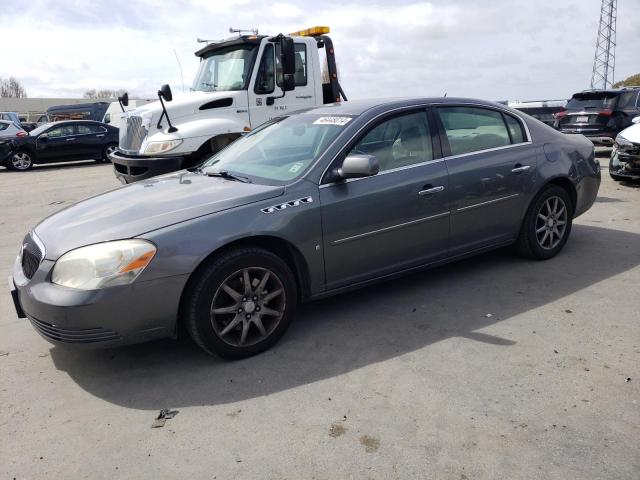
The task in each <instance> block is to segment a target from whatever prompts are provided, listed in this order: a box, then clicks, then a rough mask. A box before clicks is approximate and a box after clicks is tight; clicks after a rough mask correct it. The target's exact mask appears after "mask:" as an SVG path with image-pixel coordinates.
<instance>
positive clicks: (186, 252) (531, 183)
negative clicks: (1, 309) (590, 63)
mask: <svg viewBox="0 0 640 480" xmlns="http://www.w3.org/2000/svg"><path fill="white" fill-rule="evenodd" d="M599 185H600V165H599V164H598V162H597V161H596V160H595V159H594V149H593V145H592V144H591V142H590V141H588V140H587V139H586V138H584V137H583V136H582V135H562V134H560V133H559V132H557V131H556V130H554V129H552V128H551V127H549V126H547V125H544V124H543V123H541V122H539V121H538V120H535V119H533V118H531V117H529V116H526V115H523V114H521V113H519V112H517V111H516V110H513V109H511V108H508V107H505V106H502V105H498V104H495V103H491V102H483V101H479V100H469V99H457V98H434V99H411V100H395V101H388V102H385V103H380V102H379V101H368V102H367V101H351V102H345V103H344V104H334V105H326V106H322V107H317V108H312V109H309V110H305V111H301V112H297V113H291V114H289V115H288V116H285V117H281V118H276V119H274V120H272V121H269V122H267V123H266V124H264V125H262V126H261V127H259V128H257V129H256V130H254V131H253V132H251V133H249V134H248V135H246V136H245V137H243V138H241V139H239V140H237V141H236V142H234V143H232V144H231V145H229V146H228V147H227V148H226V149H224V150H222V151H220V152H219V153H217V154H216V155H215V156H213V157H212V158H210V159H209V160H207V161H206V162H205V163H204V164H202V165H201V166H200V167H199V168H196V169H194V170H193V171H187V170H182V171H178V172H174V173H172V174H167V175H165V176H159V177H155V178H151V179H148V180H143V181H140V182H138V183H135V184H132V185H128V186H124V187H121V188H119V189H116V190H112V191H110V192H107V193H105V194H102V195H99V196H95V197H93V198H90V199H88V200H85V201H83V202H80V203H78V204H76V205H73V206H71V207H68V208H66V209H64V210H62V211H60V212H58V213H56V214H54V215H52V216H50V217H49V218H47V219H45V220H44V221H42V222H41V223H40V224H39V225H37V226H36V227H35V228H34V229H33V230H32V231H31V232H29V233H28V234H27V236H26V237H25V239H24V242H23V245H22V248H21V251H20V255H19V256H18V258H17V259H16V262H15V265H14V268H13V279H12V280H11V282H10V286H11V288H12V289H13V293H12V295H13V298H14V301H15V306H16V309H17V312H18V315H19V316H22V317H24V316H26V317H28V318H29V319H30V320H31V323H32V324H33V326H34V327H35V329H36V330H37V331H38V332H39V333H40V334H41V335H42V336H43V337H44V338H46V339H48V340H50V341H51V342H53V343H57V344H82V345H85V346H87V345H93V346H112V345H121V344H125V343H133V342H141V341H145V340H150V339H153V338H158V337H170V336H175V335H176V332H177V331H178V325H179V324H182V325H183V326H184V327H185V328H186V330H187V331H189V332H190V334H191V336H192V338H193V339H194V340H195V342H196V343H197V344H198V345H200V347H202V348H203V349H204V350H205V351H207V352H209V353H215V354H218V355H221V356H223V357H226V358H240V357H244V356H248V355H253V354H255V353H258V352H260V351H262V350H265V349H266V348H268V347H269V346H271V345H273V344H274V343H275V342H276V341H277V340H278V339H279V338H280V337H281V336H282V334H283V333H284V331H285V330H286V329H287V326H288V325H289V323H290V322H291V320H292V318H293V316H294V311H295V308H296V305H297V304H298V303H299V302H304V301H308V300H313V299H317V298H321V297H326V296H329V295H334V294H337V293H340V292H344V291H345V290H349V289H353V288H357V287H362V286H364V285H367V284H369V283H371V282H374V281H378V280H384V279H388V278H391V277H393V276H395V275H399V274H404V273H407V272H412V271H415V270H417V269H422V268H425V267H430V266H434V265H440V264H443V263H446V262H450V261H453V260H455V259H459V258H462V257H465V256H470V255H474V254H477V253H480V252H484V251H487V250H491V249H494V248H498V247H503V246H506V245H511V244H514V243H515V244H516V245H517V247H518V249H519V251H520V252H522V253H523V254H524V255H526V256H527V257H530V258H534V259H539V260H544V259H549V258H551V257H553V256H554V255H556V254H557V253H558V252H559V251H560V250H561V249H562V248H563V246H564V244H565V242H566V241H567V239H568V238H569V233H570V231H571V224H572V220H573V218H575V217H577V216H578V215H581V214H582V213H584V212H585V211H586V210H587V209H589V208H590V207H591V205H592V204H593V202H594V200H595V198H596V195H597V193H598V188H599Z"/></svg>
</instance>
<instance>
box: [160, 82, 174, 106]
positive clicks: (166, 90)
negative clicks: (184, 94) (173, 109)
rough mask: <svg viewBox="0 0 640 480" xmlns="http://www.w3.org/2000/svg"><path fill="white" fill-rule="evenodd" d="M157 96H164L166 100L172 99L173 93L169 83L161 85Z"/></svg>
mask: <svg viewBox="0 0 640 480" xmlns="http://www.w3.org/2000/svg"><path fill="white" fill-rule="evenodd" d="M158 96H160V97H162V98H164V99H165V100H166V101H167V102H170V101H171V100H173V94H172V93H171V87H170V86H169V85H162V86H161V87H160V90H158Z"/></svg>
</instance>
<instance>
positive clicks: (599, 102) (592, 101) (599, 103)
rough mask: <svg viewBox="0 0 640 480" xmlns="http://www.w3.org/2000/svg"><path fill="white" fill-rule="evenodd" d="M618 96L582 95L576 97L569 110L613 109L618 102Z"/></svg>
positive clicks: (568, 105) (601, 94)
mask: <svg viewBox="0 0 640 480" xmlns="http://www.w3.org/2000/svg"><path fill="white" fill-rule="evenodd" d="M616 98H617V94H615V93H605V92H596V93H580V94H577V95H574V96H573V97H572V98H571V100H569V103H568V104H567V109H572V110H576V109H581V110H582V109H598V108H612V107H613V104H614V102H615V101H616Z"/></svg>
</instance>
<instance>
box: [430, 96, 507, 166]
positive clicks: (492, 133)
mask: <svg viewBox="0 0 640 480" xmlns="http://www.w3.org/2000/svg"><path fill="white" fill-rule="evenodd" d="M438 113H439V115H440V118H441V120H442V124H443V125H444V129H445V132H446V134H447V139H448V140H449V146H450V147H451V155H461V154H463V153H470V152H477V151H480V150H487V149H490V148H496V147H504V146H507V145H510V144H511V140H510V138H509V132H508V131H507V127H506V126H505V123H504V121H503V120H502V115H501V114H500V112H497V111H495V110H488V109H485V108H477V107H439V108H438Z"/></svg>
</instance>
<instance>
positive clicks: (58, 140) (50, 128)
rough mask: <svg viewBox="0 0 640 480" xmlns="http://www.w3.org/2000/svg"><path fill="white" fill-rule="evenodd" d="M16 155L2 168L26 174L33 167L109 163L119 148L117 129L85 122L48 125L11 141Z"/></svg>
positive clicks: (7, 160) (97, 123)
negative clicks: (74, 161) (46, 164)
mask: <svg viewBox="0 0 640 480" xmlns="http://www.w3.org/2000/svg"><path fill="white" fill-rule="evenodd" d="M13 143H14V146H15V152H14V153H13V155H11V156H10V157H9V158H6V159H4V161H3V164H4V166H6V167H9V168H11V169H14V170H28V169H30V168H31V167H33V165H34V164H36V163H51V162H64V161H71V160H89V159H95V160H100V161H105V162H108V161H109V155H110V154H111V153H113V151H114V150H115V149H116V147H117V146H118V129H117V128H115V127H112V126H110V125H107V124H105V123H100V122H92V121H86V120H76V121H66V122H55V123H47V124H45V125H42V126H40V127H38V128H36V129H35V130H32V131H31V132H29V133H28V135H25V136H23V137H19V138H15V139H14V140H13Z"/></svg>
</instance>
